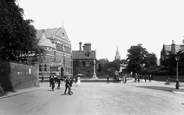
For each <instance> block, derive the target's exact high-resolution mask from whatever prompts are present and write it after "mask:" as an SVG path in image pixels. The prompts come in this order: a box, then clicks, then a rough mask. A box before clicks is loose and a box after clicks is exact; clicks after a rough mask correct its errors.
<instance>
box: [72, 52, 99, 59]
mask: <svg viewBox="0 0 184 115" xmlns="http://www.w3.org/2000/svg"><path fill="white" fill-rule="evenodd" d="M72 53H73V59H96V51H95V50H82V51H79V50H77V51H72Z"/></svg>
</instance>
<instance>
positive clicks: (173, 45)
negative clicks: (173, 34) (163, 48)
mask: <svg viewBox="0 0 184 115" xmlns="http://www.w3.org/2000/svg"><path fill="white" fill-rule="evenodd" d="M171 54H176V50H175V43H174V40H172V44H171Z"/></svg>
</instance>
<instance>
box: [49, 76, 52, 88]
mask: <svg viewBox="0 0 184 115" xmlns="http://www.w3.org/2000/svg"><path fill="white" fill-rule="evenodd" d="M51 77H52V75H50V77H49V86H50V87H51Z"/></svg>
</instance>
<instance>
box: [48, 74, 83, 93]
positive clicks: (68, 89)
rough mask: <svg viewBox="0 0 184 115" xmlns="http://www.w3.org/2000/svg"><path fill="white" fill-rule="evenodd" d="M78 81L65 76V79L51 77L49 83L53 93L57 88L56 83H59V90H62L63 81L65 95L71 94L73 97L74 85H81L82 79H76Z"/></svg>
mask: <svg viewBox="0 0 184 115" xmlns="http://www.w3.org/2000/svg"><path fill="white" fill-rule="evenodd" d="M75 79H76V80H74V79H73V77H71V76H70V75H65V76H64V77H61V78H59V77H57V76H55V75H51V76H50V79H49V82H50V87H51V89H52V91H54V88H55V83H56V82H57V83H58V86H57V89H60V84H61V81H62V82H65V91H64V94H69V95H72V94H73V92H72V84H73V82H75V84H77V85H80V77H77V78H75Z"/></svg>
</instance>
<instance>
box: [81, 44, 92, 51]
mask: <svg viewBox="0 0 184 115" xmlns="http://www.w3.org/2000/svg"><path fill="white" fill-rule="evenodd" d="M83 47H84V50H91V43H85V44H84V46H83Z"/></svg>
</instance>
